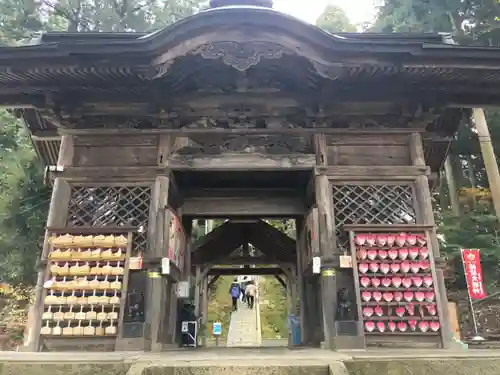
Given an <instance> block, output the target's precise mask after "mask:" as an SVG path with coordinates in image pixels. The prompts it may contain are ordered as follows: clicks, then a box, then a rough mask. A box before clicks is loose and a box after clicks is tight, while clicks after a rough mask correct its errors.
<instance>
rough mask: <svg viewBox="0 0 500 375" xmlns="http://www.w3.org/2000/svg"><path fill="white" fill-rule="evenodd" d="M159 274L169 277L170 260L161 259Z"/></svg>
mask: <svg viewBox="0 0 500 375" xmlns="http://www.w3.org/2000/svg"><path fill="white" fill-rule="evenodd" d="M161 274H162V275H170V259H168V258H161Z"/></svg>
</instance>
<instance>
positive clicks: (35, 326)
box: [23, 177, 71, 352]
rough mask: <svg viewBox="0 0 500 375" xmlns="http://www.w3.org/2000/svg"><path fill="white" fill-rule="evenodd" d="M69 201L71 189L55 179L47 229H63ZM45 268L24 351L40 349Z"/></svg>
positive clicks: (38, 283) (39, 279)
mask: <svg viewBox="0 0 500 375" xmlns="http://www.w3.org/2000/svg"><path fill="white" fill-rule="evenodd" d="M70 199H71V187H70V185H69V184H68V183H67V182H66V181H64V180H62V179H61V178H59V177H58V178H56V179H55V181H54V186H53V188H52V197H51V200H50V208H49V215H48V219H47V226H48V227H65V226H66V220H67V217H68V205H69V201H70ZM48 238H49V232H48V231H46V232H45V239H44V242H43V243H44V244H43V250H42V254H41V258H42V259H46V258H47V255H48V253H49V244H48ZM45 274H46V268H45V267H44V268H40V269H39V270H38V276H37V281H36V286H35V300H34V302H33V304H32V305H31V306H30V309H29V314H28V324H27V327H26V332H25V337H26V338H25V342H24V348H23V350H24V351H30V352H36V351H38V349H39V347H40V329H41V324H42V321H41V317H42V312H43V308H44V302H43V294H44V293H43V292H44V289H43V284H44V282H45Z"/></svg>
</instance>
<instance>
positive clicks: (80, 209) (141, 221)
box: [67, 186, 151, 253]
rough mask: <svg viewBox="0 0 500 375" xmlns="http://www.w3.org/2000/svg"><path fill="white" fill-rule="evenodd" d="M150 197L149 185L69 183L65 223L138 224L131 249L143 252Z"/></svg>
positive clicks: (85, 224) (145, 246)
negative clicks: (69, 193) (119, 185)
mask: <svg viewBox="0 0 500 375" xmlns="http://www.w3.org/2000/svg"><path fill="white" fill-rule="evenodd" d="M150 201H151V188H150V187H149V186H125V187H114V186H103V187H88V186H72V187H71V200H70V203H69V210H68V223H67V225H68V226H69V227H106V226H112V227H119V226H132V227H137V228H140V231H139V232H138V233H137V234H135V235H134V248H133V252H134V253H136V252H138V251H142V252H145V251H146V249H147V226H148V217H149V205H150Z"/></svg>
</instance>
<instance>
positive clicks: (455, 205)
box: [444, 155, 460, 216]
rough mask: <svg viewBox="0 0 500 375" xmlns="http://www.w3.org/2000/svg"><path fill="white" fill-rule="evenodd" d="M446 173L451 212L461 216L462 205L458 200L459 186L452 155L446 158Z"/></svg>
mask: <svg viewBox="0 0 500 375" xmlns="http://www.w3.org/2000/svg"><path fill="white" fill-rule="evenodd" d="M444 173H445V177H446V185H448V192H449V196H450V205H451V212H453V216H460V203H459V200H458V192H457V186H456V184H455V175H454V173H453V167H452V165H451V159H450V155H448V156H447V157H446V160H445V162H444Z"/></svg>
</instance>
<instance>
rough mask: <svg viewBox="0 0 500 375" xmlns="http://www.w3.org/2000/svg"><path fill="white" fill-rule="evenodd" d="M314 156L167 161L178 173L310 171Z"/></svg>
mask: <svg viewBox="0 0 500 375" xmlns="http://www.w3.org/2000/svg"><path fill="white" fill-rule="evenodd" d="M314 164H315V156H314V155H308V154H291V155H265V154H254V153H252V154H247V155H240V154H235V155H230V154H221V155H217V156H181V155H174V156H172V157H171V158H170V160H169V161H168V165H169V167H170V168H171V169H172V170H178V171H185V170H191V171H207V170H212V171H248V170H255V171H258V170H283V169H311V168H312V167H313V166H314Z"/></svg>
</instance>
